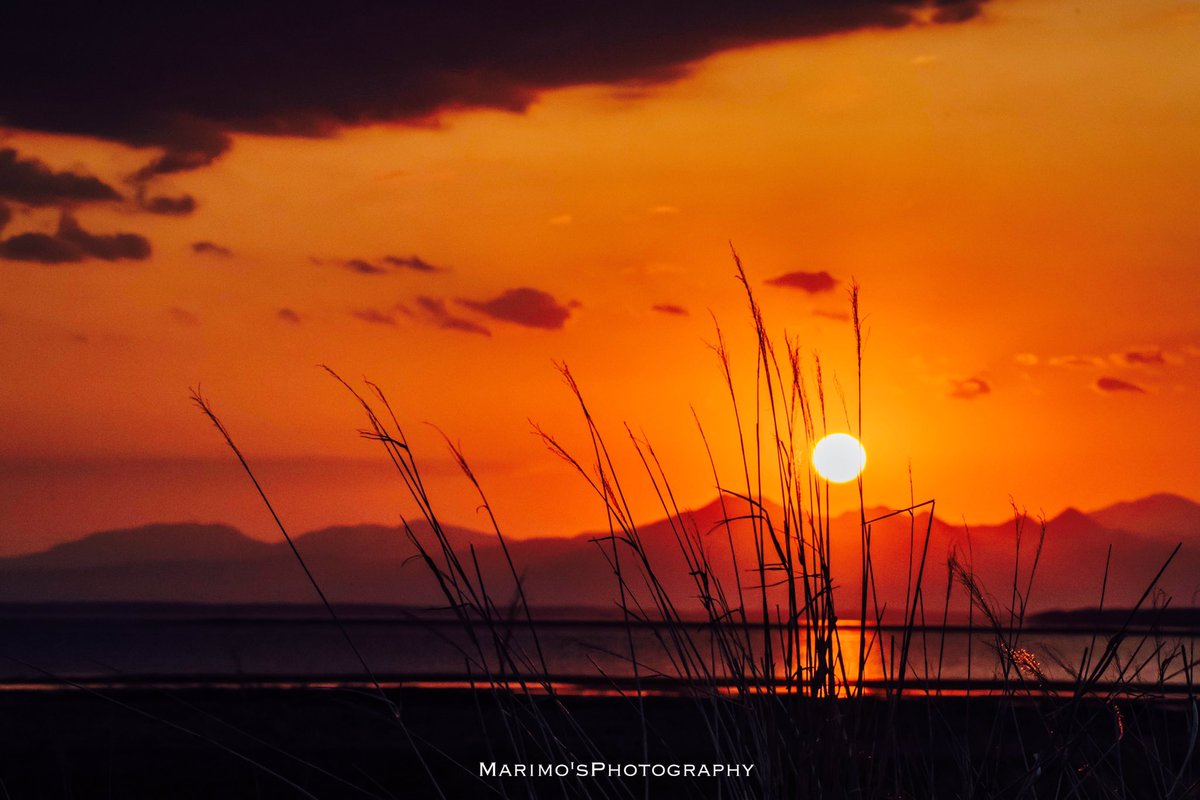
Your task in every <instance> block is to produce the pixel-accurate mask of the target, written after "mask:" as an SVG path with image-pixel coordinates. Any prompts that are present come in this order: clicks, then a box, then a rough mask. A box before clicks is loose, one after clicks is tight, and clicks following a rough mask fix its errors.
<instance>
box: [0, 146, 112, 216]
mask: <svg viewBox="0 0 1200 800" xmlns="http://www.w3.org/2000/svg"><path fill="white" fill-rule="evenodd" d="M0 197H7V198H8V199H9V200H15V201H16V202H18V203H24V204H25V205H27V206H49V205H60V204H63V203H83V202H93V201H104V200H120V199H121V195H120V194H119V193H118V192H117V190H116V189H114V188H112V187H111V186H109V185H108V184H107V183H105V182H104V181H102V180H100V179H99V178H93V177H91V176H90V175H80V174H78V173H75V172H55V171H54V170H52V169H50V167H48V166H46V165H45V164H44V163H42V162H41V161H39V160H38V159H36V158H24V159H23V158H21V157H20V156H18V154H17V151H16V150H14V149H13V148H11V147H6V148H4V149H3V150H0Z"/></svg>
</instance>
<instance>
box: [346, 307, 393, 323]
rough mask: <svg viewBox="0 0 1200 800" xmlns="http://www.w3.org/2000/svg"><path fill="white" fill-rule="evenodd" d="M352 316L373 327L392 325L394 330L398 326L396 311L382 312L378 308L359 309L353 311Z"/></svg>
mask: <svg viewBox="0 0 1200 800" xmlns="http://www.w3.org/2000/svg"><path fill="white" fill-rule="evenodd" d="M350 316H352V317H354V318H355V319H360V320H362V321H363V322H366V323H369V324H371V325H390V326H392V327H393V328H394V327H395V326H396V312H395V311H394V310H390V311H381V310H379V309H377V308H358V309H354V310H353V311H351V312H350Z"/></svg>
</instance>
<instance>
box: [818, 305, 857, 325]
mask: <svg viewBox="0 0 1200 800" xmlns="http://www.w3.org/2000/svg"><path fill="white" fill-rule="evenodd" d="M813 316H814V317H823V318H824V319H831V320H833V321H835V322H849V321H850V312H849V311H827V310H825V309H823V308H817V309H813Z"/></svg>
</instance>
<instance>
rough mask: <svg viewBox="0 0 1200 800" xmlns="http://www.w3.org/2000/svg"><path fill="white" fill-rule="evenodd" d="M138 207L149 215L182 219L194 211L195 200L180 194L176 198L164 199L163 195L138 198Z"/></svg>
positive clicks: (187, 195) (188, 195)
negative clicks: (162, 215) (163, 215)
mask: <svg viewBox="0 0 1200 800" xmlns="http://www.w3.org/2000/svg"><path fill="white" fill-rule="evenodd" d="M138 205H140V206H141V207H142V208H143V209H144V210H146V211H149V212H150V213H151V214H165V215H168V216H176V217H182V216H186V215H188V214H191V213H192V212H193V211H195V210H196V198H194V197H192V196H191V195H190V194H181V195H179V196H178V197H166V196H163V195H156V196H154V197H139V198H138Z"/></svg>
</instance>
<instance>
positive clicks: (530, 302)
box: [458, 286, 578, 330]
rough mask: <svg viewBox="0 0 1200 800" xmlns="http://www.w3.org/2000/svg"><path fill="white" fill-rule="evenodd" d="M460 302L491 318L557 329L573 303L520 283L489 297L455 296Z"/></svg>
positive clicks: (569, 315)
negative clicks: (515, 287)
mask: <svg viewBox="0 0 1200 800" xmlns="http://www.w3.org/2000/svg"><path fill="white" fill-rule="evenodd" d="M458 302H459V304H460V305H462V306H464V307H466V308H469V309H471V310H472V311H476V312H478V313H480V314H484V315H486V316H489V317H491V318H492V319H498V320H503V321H504V322H512V323H514V324H516V325H523V326H525V327H526V328H543V329H546V330H558V329H559V328H561V327H562V326H563V325H565V324H566V323H567V320H568V319H569V318H570V317H571V309H572V308H574V307H575V306H576V305H578V304H577V303H567V304H563V303H560V302H559V301H557V300H555V299H554V296H553V295H551V294H549V293H547V292H543V291H542V290H541V289H531V288H529V287H528V286H523V287H521V288H519V289H509V290H507V291H505V292H504V293H502V294H500V295H498V296H496V297H494V298H492V299H491V300H483V301H479V300H459V301H458Z"/></svg>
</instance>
